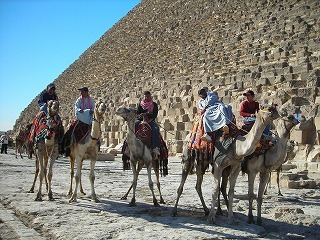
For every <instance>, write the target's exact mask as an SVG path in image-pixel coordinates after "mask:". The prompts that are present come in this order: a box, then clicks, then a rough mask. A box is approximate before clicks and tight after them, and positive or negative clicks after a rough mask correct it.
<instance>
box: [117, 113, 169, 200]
mask: <svg viewBox="0 0 320 240" xmlns="http://www.w3.org/2000/svg"><path fill="white" fill-rule="evenodd" d="M116 115H118V116H120V117H122V118H123V119H124V120H125V121H127V124H128V129H129V130H128V134H127V141H128V148H129V150H130V161H131V167H132V172H133V181H132V185H131V187H130V188H129V190H128V192H127V194H128V193H129V192H130V190H131V188H132V189H133V197H132V199H131V202H130V204H129V205H130V206H135V205H136V197H135V195H136V187H137V181H138V175H139V172H140V171H141V169H142V167H143V166H144V165H145V166H146V167H147V172H148V180H149V188H150V190H151V192H152V196H153V204H154V206H159V203H158V201H157V198H156V196H155V194H154V190H153V182H152V178H151V167H153V169H154V172H155V174H156V181H157V187H158V190H159V193H160V202H164V201H163V199H162V195H161V191H160V182H159V168H156V163H155V160H156V159H158V158H159V156H157V155H154V154H152V153H151V151H150V149H149V148H148V147H147V146H146V145H145V144H143V143H142V141H141V140H140V139H138V138H137V137H136V135H135V120H136V117H137V111H136V109H133V108H126V107H120V108H118V109H117V111H116ZM137 164H138V166H137ZM156 169H157V170H156ZM127 194H126V195H127Z"/></svg>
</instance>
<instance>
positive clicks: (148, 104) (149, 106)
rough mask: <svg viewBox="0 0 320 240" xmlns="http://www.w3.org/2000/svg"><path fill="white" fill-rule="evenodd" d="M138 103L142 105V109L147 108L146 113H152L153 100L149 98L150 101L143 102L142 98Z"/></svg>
mask: <svg viewBox="0 0 320 240" xmlns="http://www.w3.org/2000/svg"><path fill="white" fill-rule="evenodd" d="M140 105H141V107H142V109H143V110H147V113H152V112H153V108H154V105H153V100H152V99H151V101H150V102H145V101H144V100H143V99H142V100H141V102H140Z"/></svg>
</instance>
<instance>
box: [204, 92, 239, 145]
mask: <svg viewBox="0 0 320 240" xmlns="http://www.w3.org/2000/svg"><path fill="white" fill-rule="evenodd" d="M198 94H199V97H200V98H201V99H200V100H199V103H198V106H199V108H200V109H201V110H200V114H203V126H204V132H205V134H204V135H203V136H202V137H201V140H202V141H206V142H211V141H212V138H211V136H210V133H212V132H215V131H217V130H219V129H221V130H222V131H223V132H224V134H228V133H229V127H228V126H227V124H229V123H230V122H231V121H232V119H233V114H232V109H231V106H230V105H226V104H224V103H223V102H221V101H219V100H218V96H217V94H215V93H214V92H211V91H208V92H207V91H206V89H204V88H202V89H200V90H199V91H198Z"/></svg>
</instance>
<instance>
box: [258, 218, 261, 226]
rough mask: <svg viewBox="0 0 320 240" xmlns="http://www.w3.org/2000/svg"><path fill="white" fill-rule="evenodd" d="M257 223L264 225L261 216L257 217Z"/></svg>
mask: <svg viewBox="0 0 320 240" xmlns="http://www.w3.org/2000/svg"><path fill="white" fill-rule="evenodd" d="M257 225H259V226H262V219H261V218H258V219H257Z"/></svg>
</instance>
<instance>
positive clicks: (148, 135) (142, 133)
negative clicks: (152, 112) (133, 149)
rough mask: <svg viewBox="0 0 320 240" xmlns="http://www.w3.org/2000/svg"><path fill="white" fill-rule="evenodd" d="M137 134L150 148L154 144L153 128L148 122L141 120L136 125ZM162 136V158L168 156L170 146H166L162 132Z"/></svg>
mask: <svg viewBox="0 0 320 240" xmlns="http://www.w3.org/2000/svg"><path fill="white" fill-rule="evenodd" d="M135 134H136V136H137V138H139V139H140V140H141V142H142V143H143V144H145V145H146V146H147V147H148V148H149V149H150V148H151V146H152V129H151V127H150V125H149V124H148V123H147V122H141V123H140V124H137V125H136V126H135ZM159 137H160V157H161V158H162V159H167V158H168V155H169V154H168V148H167V146H166V143H165V141H164V140H163V138H162V136H161V134H159Z"/></svg>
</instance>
